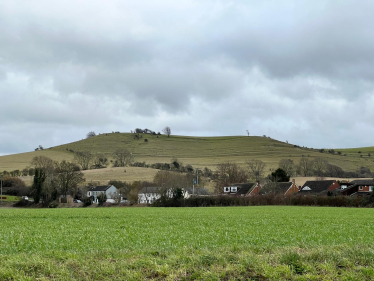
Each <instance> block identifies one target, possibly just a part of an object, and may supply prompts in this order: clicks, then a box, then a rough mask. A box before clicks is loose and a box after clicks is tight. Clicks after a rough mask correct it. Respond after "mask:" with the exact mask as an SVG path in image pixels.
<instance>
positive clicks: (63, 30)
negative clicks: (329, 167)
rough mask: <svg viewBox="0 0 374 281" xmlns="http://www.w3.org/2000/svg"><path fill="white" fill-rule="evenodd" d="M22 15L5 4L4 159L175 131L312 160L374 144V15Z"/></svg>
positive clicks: (244, 7) (102, 9) (306, 10)
mask: <svg viewBox="0 0 374 281" xmlns="http://www.w3.org/2000/svg"><path fill="white" fill-rule="evenodd" d="M18 4H20V3H18ZM18 4H17V3H12V1H5V2H3V3H0V94H1V97H2V101H1V106H2V110H1V111H0V118H1V122H2V123H1V126H2V129H3V130H5V131H7V132H8V134H7V135H6V137H5V138H3V139H2V143H1V144H0V151H2V152H3V153H6V152H16V151H25V150H32V149H33V148H34V147H36V146H37V145H38V144H43V145H46V146H51V145H56V144H59V143H64V142H69V141H74V140H76V139H77V138H80V137H77V136H81V137H84V136H85V134H86V133H87V132H88V131H90V130H96V131H97V132H108V131H109V132H110V131H118V130H119V131H130V130H131V129H134V128H135V127H149V128H152V129H153V130H156V131H161V130H162V128H163V127H165V126H166V125H169V126H171V127H172V129H173V132H174V133H176V134H187V135H237V134H245V130H246V129H248V130H250V132H251V133H252V134H254V135H263V134H266V135H271V136H272V137H274V138H279V139H281V140H288V141H290V142H295V143H297V144H300V145H307V146H314V147H329V146H335V147H339V146H359V145H369V143H368V141H367V140H364V139H360V140H352V139H351V138H350V137H349V136H351V135H352V134H355V133H358V132H359V130H360V129H364V130H365V131H366V132H368V134H369V135H373V134H374V128H373V127H372V125H371V124H370V123H371V122H370V120H373V118H374V116H373V114H372V113H371V112H372V110H371V108H372V107H373V106H374V101H373V99H372V98H371V97H372V96H373V94H374V82H373V78H374V77H373V75H374V55H373V54H374V53H373V51H372V50H373V49H374V38H373V36H372V35H371V33H372V32H371V27H372V26H374V19H373V17H372V14H373V11H374V4H372V3H371V2H368V1H362V2H357V1H344V3H343V2H337V1H332V2H327V1H317V2H310V1H291V0H290V1H275V2H274V1H254V0H253V1H244V0H243V1H204V2H201V1H192V0H186V1H178V2H175V1H159V2H157V3H145V2H143V1H136V2H133V1H132V2H130V1H116V0H112V1H107V2H106V4H105V5H104V4H103V3H98V2H94V3H93V2H88V1H84V0H81V1H77V2H76V6H74V7H71V6H67V5H65V4H63V3H55V4H51V2H47V1H45V2H43V1H40V2H38V3H23V4H22V5H18ZM4 96H6V98H3V97H4ZM15 128H17V130H16V129H15ZM30 128H38V129H37V134H34V135H32V136H31V137H30V138H29V139H30V142H32V144H28V143H27V142H25V141H23V140H24V139H26V137H25V136H26V135H27V134H30V133H31V134H32V131H31V129H30ZM20 132H23V133H20ZM17 134H18V135H19V134H22V136H21V137H20V139H21V140H19V141H17V144H18V145H17V146H15V145H14V142H13V140H14V136H15V135H17ZM18 135H17V136H18ZM40 136H43V142H44V140H45V143H39V142H40Z"/></svg>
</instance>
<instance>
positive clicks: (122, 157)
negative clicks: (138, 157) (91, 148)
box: [113, 148, 134, 167]
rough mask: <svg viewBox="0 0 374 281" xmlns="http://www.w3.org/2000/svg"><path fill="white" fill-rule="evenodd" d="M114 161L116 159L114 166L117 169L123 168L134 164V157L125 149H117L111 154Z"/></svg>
mask: <svg viewBox="0 0 374 281" xmlns="http://www.w3.org/2000/svg"><path fill="white" fill-rule="evenodd" d="M113 157H114V159H116V165H117V166H118V167H125V166H128V165H129V164H131V163H132V162H134V156H133V155H132V153H131V152H130V151H129V150H127V149H125V148H119V149H117V150H116V151H115V152H114V153H113Z"/></svg>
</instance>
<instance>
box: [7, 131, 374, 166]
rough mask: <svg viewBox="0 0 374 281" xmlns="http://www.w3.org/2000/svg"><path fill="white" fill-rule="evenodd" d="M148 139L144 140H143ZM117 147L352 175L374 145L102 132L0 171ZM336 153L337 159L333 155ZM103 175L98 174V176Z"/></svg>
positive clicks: (167, 156)
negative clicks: (288, 163)
mask: <svg viewBox="0 0 374 281" xmlns="http://www.w3.org/2000/svg"><path fill="white" fill-rule="evenodd" d="M146 139H147V141H145V140H146ZM118 148H127V149H129V150H130V151H131V152H132V153H133V155H134V157H135V161H138V162H143V161H145V162H147V163H156V162H167V163H170V161H171V159H172V158H178V160H180V161H182V162H183V164H185V165H186V164H190V165H192V166H194V167H199V168H203V167H205V166H207V167H209V168H211V169H215V167H216V165H217V164H218V163H222V162H224V161H233V162H236V163H238V164H244V162H245V161H246V160H247V159H260V160H262V161H264V162H265V163H266V164H267V169H269V170H270V169H274V168H276V167H277V166H278V162H279V160H280V159H283V158H290V159H292V160H294V162H295V163H297V162H298V161H299V160H300V158H302V157H310V158H314V157H322V158H325V159H326V160H327V161H328V162H329V163H330V164H334V165H337V166H339V167H341V168H343V169H344V170H347V171H355V170H356V169H357V168H358V167H361V166H365V167H368V168H370V169H371V170H373V168H374V162H373V159H374V156H373V158H372V157H371V155H373V154H374V147H367V148H354V149H335V152H334V154H332V151H330V153H329V152H328V151H327V150H325V151H323V152H322V151H320V150H317V149H311V148H306V147H299V146H296V145H292V144H288V143H285V142H281V141H277V140H274V139H271V138H268V137H258V136H250V137H247V136H228V137H188V136H170V137H169V138H168V137H167V136H166V135H160V136H156V135H147V134H142V137H141V138H140V139H137V138H135V136H134V134H130V133H110V134H101V135H98V136H95V137H91V138H88V139H84V140H80V141H76V142H72V143H68V144H64V145H60V146H56V147H52V148H49V149H44V150H41V151H33V152H27V153H21V154H14V155H7V156H1V157H0V172H1V171H4V170H6V171H11V170H15V169H19V170H22V169H23V168H25V167H28V166H29V163H30V161H31V159H32V158H33V157H34V156H37V155H44V156H47V157H50V158H52V159H55V160H60V161H61V160H63V159H65V160H69V161H71V160H72V159H73V157H74V152H77V151H90V152H92V153H103V154H105V155H106V156H107V157H108V158H109V159H113V157H112V154H113V152H114V151H115V150H116V149H118ZM338 153H340V155H339V154H338ZM101 173H102V172H101Z"/></svg>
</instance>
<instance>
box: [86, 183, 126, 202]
mask: <svg viewBox="0 0 374 281" xmlns="http://www.w3.org/2000/svg"><path fill="white" fill-rule="evenodd" d="M104 193H105V195H106V198H107V199H110V200H115V199H117V198H118V196H120V194H119V192H118V189H117V188H116V187H115V186H114V185H101V186H94V187H92V188H91V189H89V190H88V191H87V197H92V198H93V203H99V200H98V197H99V196H100V195H101V194H104Z"/></svg>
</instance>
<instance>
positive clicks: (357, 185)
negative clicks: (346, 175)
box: [341, 180, 374, 196]
mask: <svg viewBox="0 0 374 281" xmlns="http://www.w3.org/2000/svg"><path fill="white" fill-rule="evenodd" d="M346 186H347V188H344V189H342V190H341V194H343V195H346V196H352V195H358V196H362V195H368V194H370V193H371V192H373V186H374V181H373V180H354V181H351V182H350V183H348V184H347V185H346Z"/></svg>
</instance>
